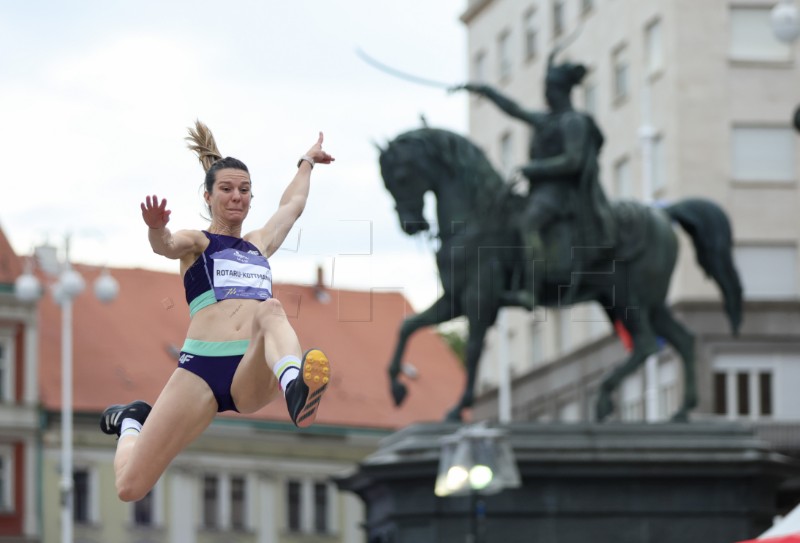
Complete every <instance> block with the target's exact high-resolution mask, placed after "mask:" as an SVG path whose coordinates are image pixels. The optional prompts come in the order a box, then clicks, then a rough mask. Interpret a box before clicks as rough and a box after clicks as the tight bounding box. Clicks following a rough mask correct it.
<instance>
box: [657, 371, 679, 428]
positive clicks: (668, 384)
mask: <svg viewBox="0 0 800 543" xmlns="http://www.w3.org/2000/svg"><path fill="white" fill-rule="evenodd" d="M678 402H679V396H678V365H677V363H676V361H675V360H669V361H667V362H664V363H661V364H659V365H658V415H659V418H660V419H662V420H664V419H668V418H670V417H671V416H672V415H674V414H675V412H676V411H677V410H678Z"/></svg>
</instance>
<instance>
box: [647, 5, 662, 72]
mask: <svg viewBox="0 0 800 543" xmlns="http://www.w3.org/2000/svg"><path fill="white" fill-rule="evenodd" d="M661 34H662V32H661V20H660V19H656V20H655V21H653V22H651V23H650V24H648V25H647V27H646V28H645V29H644V42H645V55H646V61H645V62H646V64H645V65H646V66H647V72H648V73H650V74H654V73H658V72H659V71H661V70H662V69H663V68H664V50H663V46H662V43H661V41H662V37H661Z"/></svg>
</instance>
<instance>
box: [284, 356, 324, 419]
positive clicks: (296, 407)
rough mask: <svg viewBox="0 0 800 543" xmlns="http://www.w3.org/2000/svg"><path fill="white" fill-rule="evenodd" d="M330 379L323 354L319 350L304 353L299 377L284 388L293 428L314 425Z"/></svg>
mask: <svg viewBox="0 0 800 543" xmlns="http://www.w3.org/2000/svg"><path fill="white" fill-rule="evenodd" d="M330 379H331V365H330V363H329V362H328V357H327V356H325V353H323V352H322V351H320V350H319V349H309V350H308V351H306V352H305V354H304V355H303V361H302V362H301V364H300V375H298V376H297V378H296V379H295V380H294V381H292V382H291V383H289V385H288V386H287V387H286V406H287V407H288V408H289V415H290V416H291V417H292V422H294V424H295V426H297V427H299V428H307V427H308V426H311V425H312V424H313V423H314V420H315V419H316V418H317V408H318V407H319V402H320V400H322V395H323V394H324V392H325V391H326V390H327V389H328V383H329V382H330Z"/></svg>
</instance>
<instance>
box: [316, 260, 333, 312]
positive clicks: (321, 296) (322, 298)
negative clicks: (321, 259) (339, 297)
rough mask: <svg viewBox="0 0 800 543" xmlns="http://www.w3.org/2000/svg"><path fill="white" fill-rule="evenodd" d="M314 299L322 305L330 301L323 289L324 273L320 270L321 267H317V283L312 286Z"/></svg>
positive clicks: (328, 295) (329, 296)
mask: <svg viewBox="0 0 800 543" xmlns="http://www.w3.org/2000/svg"><path fill="white" fill-rule="evenodd" d="M314 297H315V298H316V299H317V301H318V302H320V303H323V304H327V303H328V302H330V301H331V295H330V294H328V291H327V290H326V289H325V271H324V270H323V269H322V265H318V266H317V283H316V284H315V285H314Z"/></svg>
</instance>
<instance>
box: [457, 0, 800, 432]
mask: <svg viewBox="0 0 800 543" xmlns="http://www.w3.org/2000/svg"><path fill="white" fill-rule="evenodd" d="M774 5H775V2H774V1H770V0H747V1H740V0H720V1H713V2H706V1H697V0H470V1H469V2H468V6H467V8H466V10H465V12H464V13H463V15H462V21H463V23H464V24H465V26H466V29H467V33H468V55H469V79H470V80H471V81H480V82H484V83H486V84H489V85H491V86H493V87H495V88H496V89H498V90H499V91H500V92H502V93H504V94H506V95H507V96H509V97H511V98H513V99H514V100H515V101H517V102H518V103H519V104H520V105H522V106H523V107H525V108H529V109H539V110H544V109H545V103H544V93H543V81H544V72H545V67H546V64H547V57H548V54H549V53H550V52H551V51H552V50H553V47H554V45H555V44H556V43H559V42H569V45H568V46H567V47H566V49H565V51H564V52H563V53H562V54H561V56H560V57H559V59H560V60H570V61H572V62H580V63H582V64H584V65H585V66H586V67H587V68H588V73H587V76H586V77H585V78H584V81H583V82H582V85H581V86H580V87H576V88H575V90H574V91H573V95H572V98H573V104H574V106H575V107H576V109H579V110H585V111H588V112H589V113H591V114H592V115H593V116H594V117H595V119H596V121H597V122H598V125H599V126H600V128H601V130H602V131H603V133H604V135H605V137H606V143H605V145H604V148H603V150H602V153H601V155H600V160H601V168H602V170H601V180H602V183H603V186H604V188H605V191H606V193H607V195H608V196H609V198H612V199H617V198H634V199H637V200H644V201H652V202H654V203H655V204H658V203H662V202H664V203H669V202H675V201H678V200H680V199H682V198H686V197H695V196H699V197H706V198H710V199H712V200H714V201H716V202H717V203H719V204H720V205H721V206H722V207H723V208H724V209H725V210H726V212H727V213H728V215H729V217H730V219H731V221H732V223H733V229H734V242H735V259H736V262H737V266H738V268H739V271H740V273H741V275H742V279H743V284H744V289H745V302H746V304H745V314H744V320H745V324H744V327H743V328H742V331H741V335H740V337H739V338H737V339H733V338H732V337H731V336H730V332H729V329H728V328H727V323H726V322H725V321H724V319H723V316H722V309H721V305H720V294H719V292H718V291H717V289H716V286H715V285H714V284H713V283H711V281H710V280H708V279H707V278H705V277H704V276H703V274H702V271H701V269H700V268H699V266H698V265H697V263H696V261H695V256H694V251H693V248H692V247H691V242H690V241H689V239H688V237H687V236H686V235H685V234H683V233H680V234H679V236H680V239H681V250H680V257H679V262H678V265H677V267H676V270H675V273H674V275H673V280H672V284H671V289H670V294H669V299H668V301H669V303H670V305H671V306H672V307H673V309H674V311H675V313H676V316H677V317H678V318H679V319H680V320H681V321H682V322H684V323H685V324H687V325H689V326H690V328H691V329H692V331H693V332H694V333H695V334H696V335H697V344H696V347H697V356H698V364H697V367H698V382H699V386H700V394H701V404H700V406H699V408H698V409H697V411H696V413H695V416H696V417H698V418H724V419H736V420H743V419H744V420H754V421H758V422H759V424H760V425H762V426H764V427H767V426H769V427H771V428H774V427H776V425H777V426H778V427H783V426H784V425H785V424H788V423H790V422H791V421H795V422H797V421H800V404H798V402H797V401H796V400H795V399H794V397H795V396H796V395H795V394H794V392H793V388H794V387H793V386H792V385H791V383H796V382H797V381H796V380H795V379H794V378H795V377H800V333H798V330H800V329H798V328H797V327H796V326H795V325H796V324H797V320H798V309H800V304H798V295H799V294H800V286H799V284H800V282H799V281H798V249H797V247H798V240H800V221H798V220H797V217H798V211H800V200H799V199H798V188H797V178H798V166H797V156H798V150H799V149H798V144H800V137H798V134H797V133H796V132H795V131H794V130H793V128H792V125H791V118H792V115H793V112H794V109H795V107H796V106H797V104H798V103H800V92H798V89H800V67H799V66H798V53H799V52H800V49H798V44H786V43H782V42H779V41H778V40H777V39H776V38H775V37H774V36H773V33H772V28H771V26H770V11H771V9H772V7H773V6H774ZM469 119H470V121H469V132H470V134H469V136H470V137H471V139H472V140H473V141H475V142H476V143H477V144H479V145H480V146H481V147H482V148H483V149H484V150H485V151H486V153H487V155H488V156H489V157H490V159H491V160H492V161H493V163H494V164H495V165H496V167H497V168H498V170H499V171H502V172H504V173H506V174H507V175H508V176H511V175H512V173H513V171H514V168H515V167H517V166H519V165H521V164H522V163H523V162H524V161H525V160H526V153H527V149H528V143H529V138H530V137H531V135H530V133H529V130H528V127H527V126H526V125H524V124H523V123H520V122H518V121H515V120H513V119H511V118H509V117H507V116H505V115H504V114H503V113H502V112H500V111H499V110H498V109H497V108H496V107H494V105H493V104H491V103H490V102H489V101H488V100H485V99H482V98H478V97H471V98H470V100H469ZM505 352H508V353H509V359H510V361H511V367H512V369H511V375H512V379H513V382H512V394H511V397H512V398H511V402H512V416H513V418H514V419H515V420H542V421H545V420H559V421H578V420H587V419H591V418H592V415H593V410H594V406H593V402H594V397H595V391H596V389H597V386H598V385H599V382H600V378H601V376H602V375H603V374H604V373H605V372H607V371H608V370H609V369H610V368H611V367H613V366H614V365H616V364H618V363H619V362H621V361H622V360H623V359H624V357H625V352H624V350H623V349H622V347H621V346H620V344H619V342H618V341H617V340H616V338H615V337H614V336H612V334H611V327H610V326H609V325H608V323H607V322H605V317H604V315H602V314H601V312H600V311H599V309H598V308H594V307H591V306H586V307H583V306H579V307H575V308H571V309H567V310H548V311H546V312H545V311H536V312H534V313H528V312H525V311H521V310H504V311H503V312H502V314H501V317H500V319H499V324H498V326H495V328H494V330H493V331H492V333H491V334H490V336H489V338H488V339H487V343H486V347H485V349H484V353H483V359H482V361H481V375H480V377H479V385H478V391H479V394H482V396H481V398H482V399H481V400H480V401H479V402H478V405H477V406H476V414H477V416H478V417H479V418H484V417H489V418H494V417H497V414H498V408H497V386H498V383H499V381H500V379H499V375H500V370H499V364H498V361H499V359H500V357H501V356H502V353H505ZM681 386H682V368H681V366H680V364H679V362H678V361H676V359H675V357H674V355H673V353H672V351H671V350H670V349H669V348H666V349H662V351H661V353H659V355H657V357H655V360H654V361H652V362H650V363H649V364H648V366H646V367H645V368H643V369H642V370H641V371H640V372H639V373H637V374H636V375H633V376H632V377H630V378H629V379H628V381H626V382H625V383H623V386H622V387H621V390H620V391H619V394H618V398H617V407H618V414H617V416H618V418H620V419H622V420H642V419H648V420H663V419H666V418H668V417H669V415H670V414H671V413H672V412H674V410H675V409H676V407H677V402H678V401H679V399H680V394H681Z"/></svg>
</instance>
